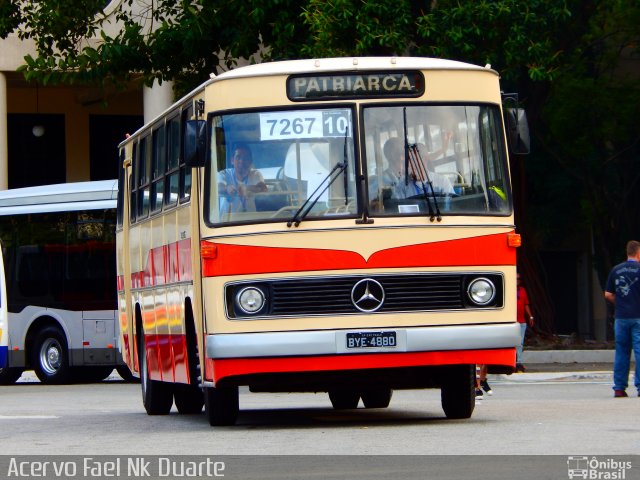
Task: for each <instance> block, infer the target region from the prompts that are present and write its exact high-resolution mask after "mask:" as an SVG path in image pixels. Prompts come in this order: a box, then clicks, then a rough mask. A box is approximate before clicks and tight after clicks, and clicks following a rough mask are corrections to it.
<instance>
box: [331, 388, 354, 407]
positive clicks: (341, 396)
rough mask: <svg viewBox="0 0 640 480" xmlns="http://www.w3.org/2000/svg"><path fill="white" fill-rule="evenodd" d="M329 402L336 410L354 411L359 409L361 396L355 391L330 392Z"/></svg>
mask: <svg viewBox="0 0 640 480" xmlns="http://www.w3.org/2000/svg"><path fill="white" fill-rule="evenodd" d="M329 400H331V405H333V408H334V409H336V410H352V409H354V408H358V402H359V401H360V394H359V393H358V392H355V391H353V390H330V391H329Z"/></svg>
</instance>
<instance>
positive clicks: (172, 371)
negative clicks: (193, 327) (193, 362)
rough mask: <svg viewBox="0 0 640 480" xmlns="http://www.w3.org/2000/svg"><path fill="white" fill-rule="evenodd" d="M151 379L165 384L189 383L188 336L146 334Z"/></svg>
mask: <svg viewBox="0 0 640 480" xmlns="http://www.w3.org/2000/svg"><path fill="white" fill-rule="evenodd" d="M144 338H145V342H146V354H147V366H148V369H149V378H151V379H152V380H162V381H165V382H177V383H189V382H190V376H189V366H188V360H187V337H186V335H171V334H146V335H145V337H144Z"/></svg>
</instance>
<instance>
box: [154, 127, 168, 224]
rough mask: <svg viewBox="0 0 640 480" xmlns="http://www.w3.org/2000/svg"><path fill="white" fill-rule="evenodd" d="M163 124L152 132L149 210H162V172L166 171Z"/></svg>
mask: <svg viewBox="0 0 640 480" xmlns="http://www.w3.org/2000/svg"><path fill="white" fill-rule="evenodd" d="M165 147H166V142H165V130H164V125H160V126H158V127H157V128H156V129H155V131H154V132H153V155H152V158H153V162H152V168H151V170H152V183H151V211H152V212H158V211H160V210H162V204H163V198H164V178H165V177H164V174H165V172H166V164H167V152H166V148H165Z"/></svg>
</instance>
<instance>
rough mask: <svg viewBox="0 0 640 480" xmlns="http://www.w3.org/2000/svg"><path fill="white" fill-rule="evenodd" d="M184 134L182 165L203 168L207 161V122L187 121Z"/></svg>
mask: <svg viewBox="0 0 640 480" xmlns="http://www.w3.org/2000/svg"><path fill="white" fill-rule="evenodd" d="M184 133H185V135H184V163H185V164H186V165H187V167H190V168H194V167H204V164H205V161H206V159H207V155H206V151H207V150H206V146H207V122H206V121H205V120H187V123H186V125H185V129H184Z"/></svg>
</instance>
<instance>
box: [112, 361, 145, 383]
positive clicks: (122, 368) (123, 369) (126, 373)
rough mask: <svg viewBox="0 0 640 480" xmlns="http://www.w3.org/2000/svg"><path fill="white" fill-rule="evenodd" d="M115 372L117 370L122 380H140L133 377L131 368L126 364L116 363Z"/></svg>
mask: <svg viewBox="0 0 640 480" xmlns="http://www.w3.org/2000/svg"><path fill="white" fill-rule="evenodd" d="M116 372H118V375H120V376H121V377H122V380H124V381H125V382H127V383H138V382H140V379H139V378H138V377H135V376H134V375H133V373H131V370H129V367H127V366H126V365H118V366H117V367H116Z"/></svg>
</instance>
